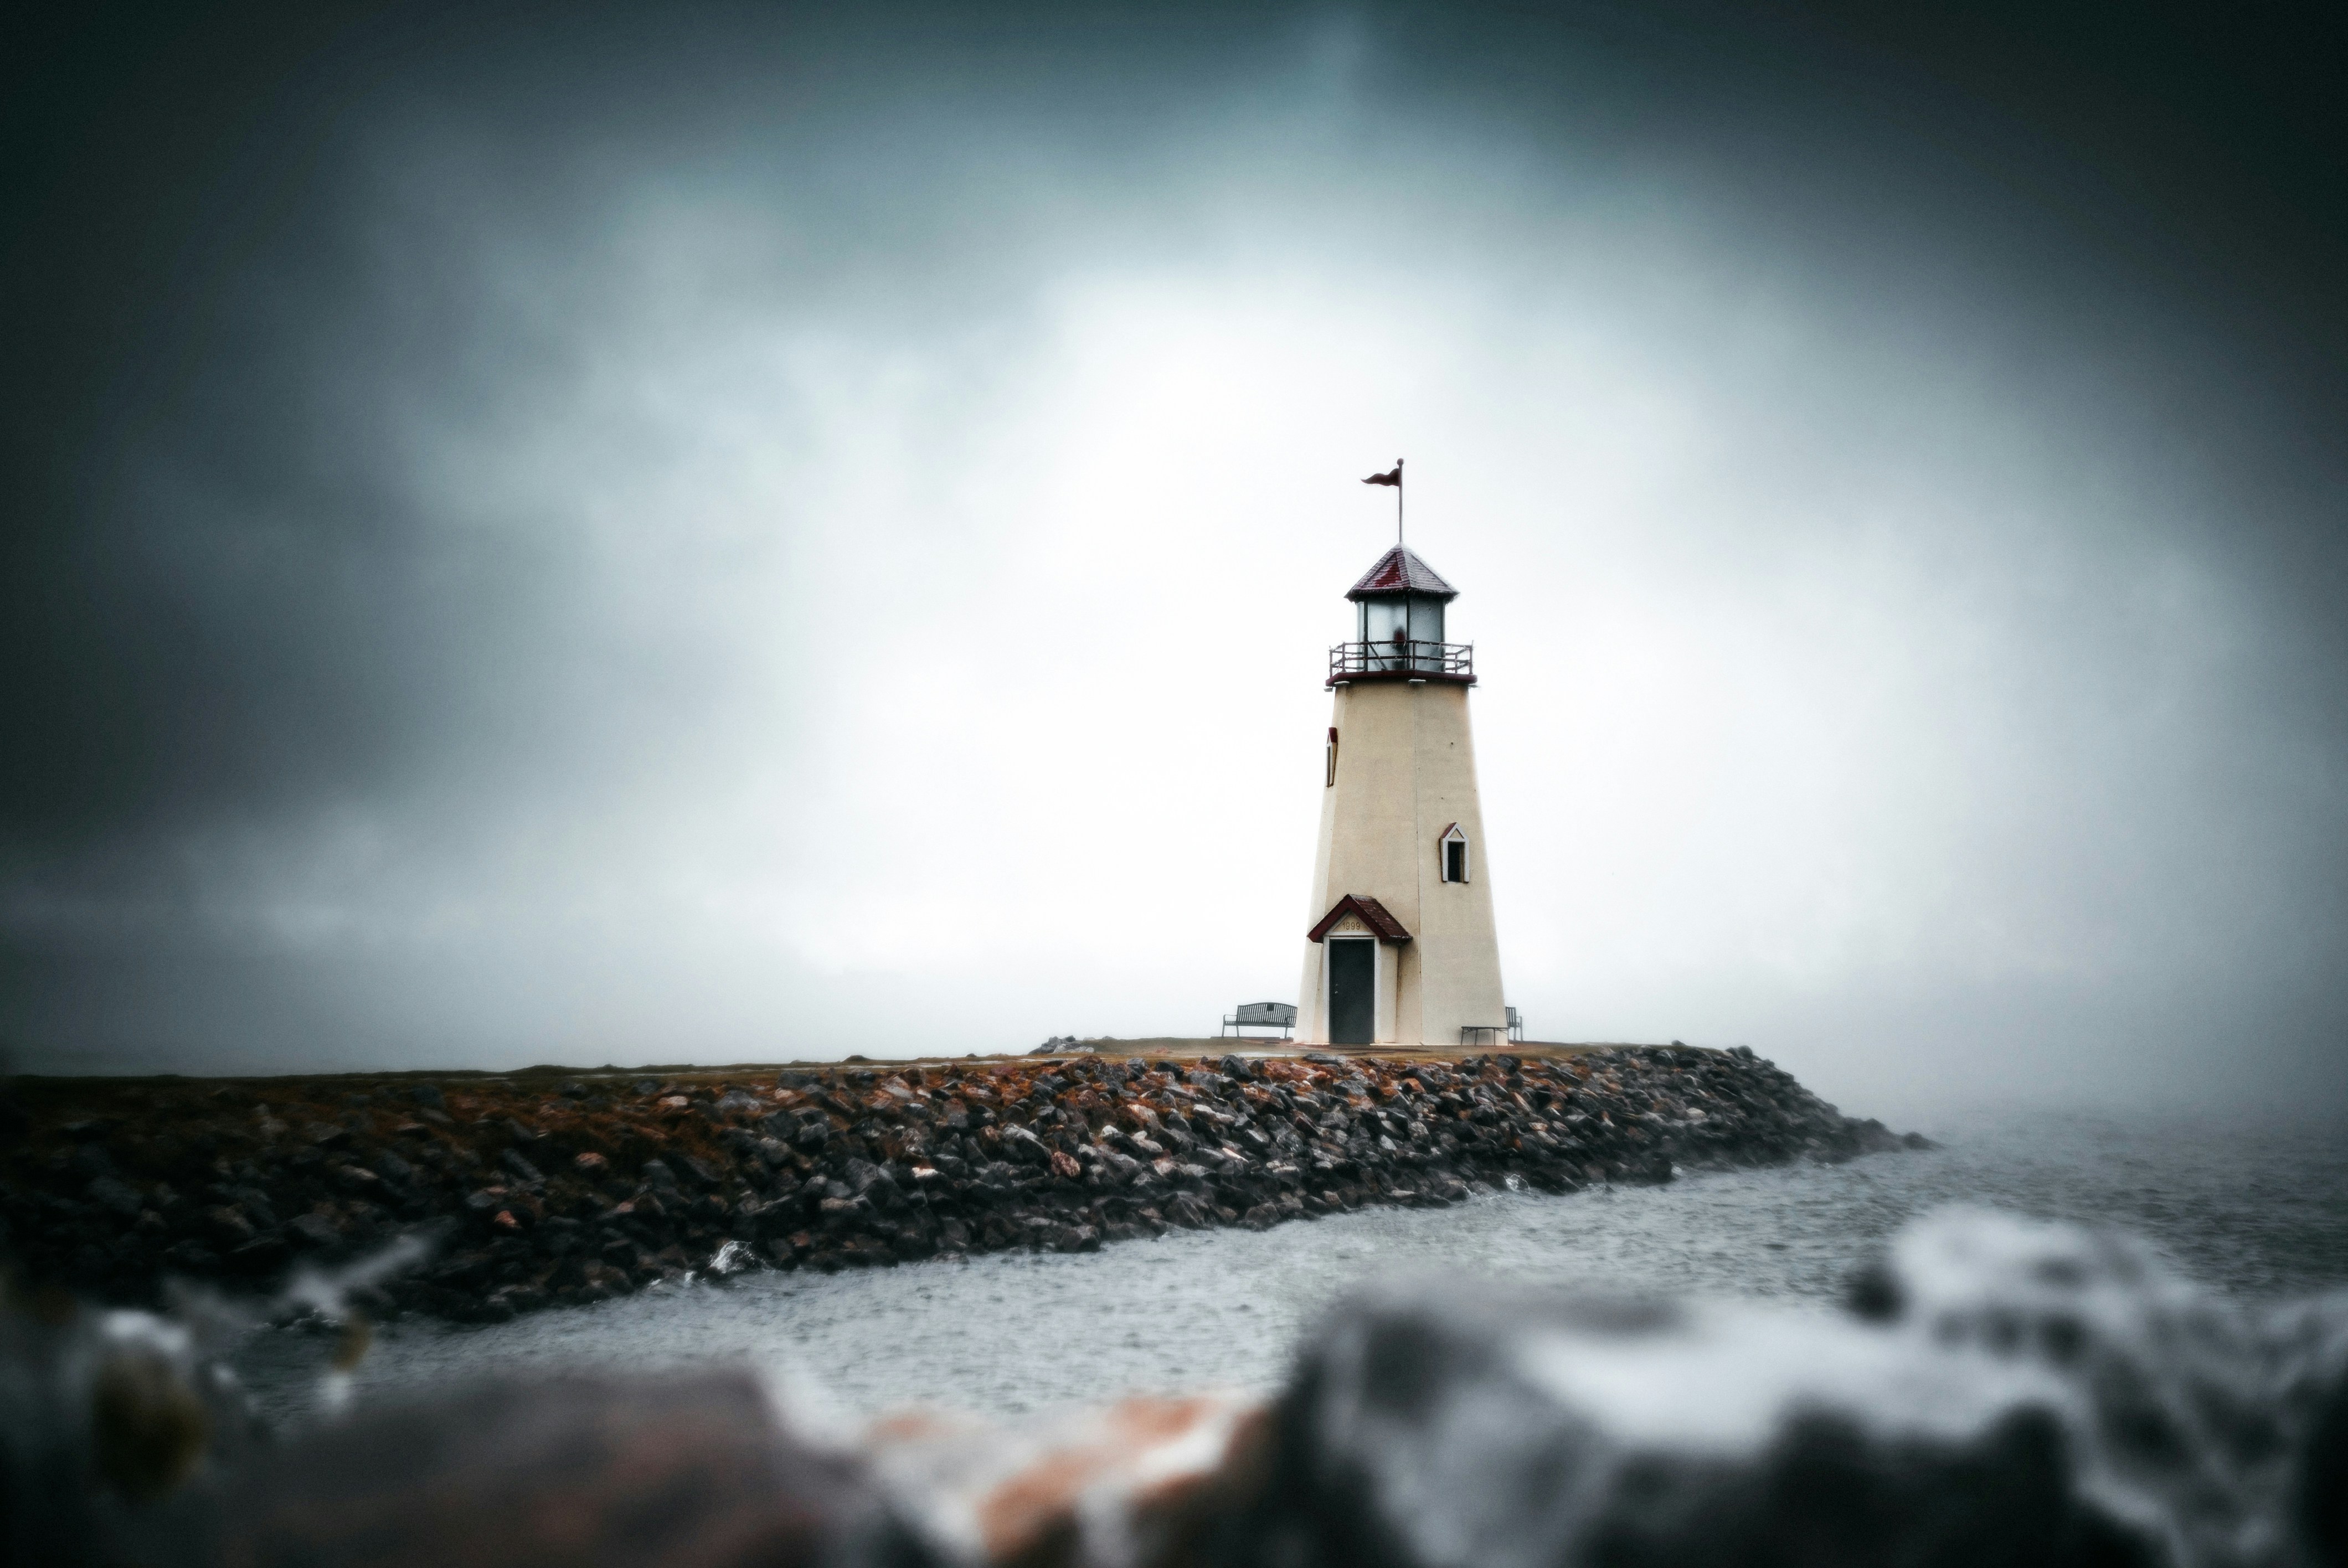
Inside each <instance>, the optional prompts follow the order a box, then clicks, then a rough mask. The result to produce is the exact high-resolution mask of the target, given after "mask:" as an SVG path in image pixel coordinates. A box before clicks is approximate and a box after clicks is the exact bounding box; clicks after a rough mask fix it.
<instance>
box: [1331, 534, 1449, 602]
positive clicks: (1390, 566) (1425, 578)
mask: <svg viewBox="0 0 2348 1568" xmlns="http://www.w3.org/2000/svg"><path fill="white" fill-rule="evenodd" d="M1345 597H1346V598H1347V599H1402V598H1405V597H1416V598H1421V599H1444V600H1450V599H1457V598H1458V597H1459V590H1458V589H1456V588H1454V587H1452V586H1451V585H1450V584H1449V583H1447V582H1446V581H1444V580H1443V579H1441V578H1439V577H1437V576H1436V575H1435V569H1434V568H1433V567H1431V566H1429V565H1427V564H1426V562H1425V561H1423V560H1421V559H1418V557H1416V556H1415V555H1413V554H1412V553H1411V552H1410V551H1409V550H1408V549H1406V548H1404V547H1403V546H1401V545H1396V546H1395V548H1392V549H1390V550H1388V551H1386V553H1385V554H1384V555H1382V556H1380V557H1379V558H1378V560H1377V564H1376V565H1375V566H1374V567H1372V568H1370V569H1369V570H1367V571H1365V572H1364V573H1363V574H1362V580H1361V581H1359V582H1357V583H1355V584H1354V586H1353V587H1352V588H1350V589H1346V590H1345Z"/></svg>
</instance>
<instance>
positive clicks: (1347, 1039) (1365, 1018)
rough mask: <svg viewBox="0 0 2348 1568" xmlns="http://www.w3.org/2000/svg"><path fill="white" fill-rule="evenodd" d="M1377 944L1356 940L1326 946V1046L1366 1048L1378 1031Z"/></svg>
mask: <svg viewBox="0 0 2348 1568" xmlns="http://www.w3.org/2000/svg"><path fill="white" fill-rule="evenodd" d="M1377 987H1378V945H1377V944H1376V943H1375V942H1365V941H1364V940H1363V939H1362V938H1359V937H1355V938H1351V939H1350V940H1348V939H1344V938H1332V939H1331V941H1330V943H1329V1043H1330V1044H1331V1045H1369V1044H1371V1043H1373V1037H1375V1035H1376V1033H1377V1028H1378V990H1377Z"/></svg>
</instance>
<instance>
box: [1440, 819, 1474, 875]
mask: <svg viewBox="0 0 2348 1568" xmlns="http://www.w3.org/2000/svg"><path fill="white" fill-rule="evenodd" d="M1437 847H1438V850H1439V854H1440V856H1441V857H1440V859H1439V860H1438V861H1437V875H1438V876H1441V878H1442V879H1443V880H1444V881H1446V882H1465V881H1467V880H1468V835H1466V834H1464V833H1462V832H1460V831H1459V825H1458V824H1457V823H1456V822H1455V823H1453V824H1452V825H1450V826H1449V827H1447V828H1445V829H1444V830H1443V837H1442V840H1441V842H1440V844H1439V845H1438V846H1437Z"/></svg>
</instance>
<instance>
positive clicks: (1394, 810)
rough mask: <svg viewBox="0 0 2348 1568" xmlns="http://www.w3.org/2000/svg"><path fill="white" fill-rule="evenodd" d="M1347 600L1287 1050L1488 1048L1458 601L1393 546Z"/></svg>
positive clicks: (1484, 915) (1482, 910)
mask: <svg viewBox="0 0 2348 1568" xmlns="http://www.w3.org/2000/svg"><path fill="white" fill-rule="evenodd" d="M1400 476H1401V471H1400V468H1399V466H1397V468H1396V470H1395V476H1394V479H1395V480H1396V481H1398V480H1399V478H1400ZM1372 482H1373V483H1385V482H1389V481H1387V480H1385V478H1384V477H1381V478H1380V479H1378V480H1374V481H1372ZM1345 597H1346V598H1347V599H1348V600H1352V601H1353V604H1354V637H1353V641H1349V642H1341V643H1339V644H1337V645H1336V646H1335V647H1334V648H1332V649H1331V650H1330V651H1329V677H1328V681H1327V682H1326V684H1327V686H1328V689H1329V690H1330V691H1331V692H1333V693H1334V710H1333V712H1331V714H1330V722H1329V745H1328V753H1327V759H1326V765H1325V767H1324V770H1323V778H1322V787H1321V839H1320V845H1319V848H1318V850H1317V852H1316V853H1315V855H1314V856H1313V901H1312V907H1311V913H1310V919H1311V922H1312V926H1311V929H1310V930H1309V931H1307V933H1306V943H1305V949H1304V979H1303V986H1302V988H1301V995H1300V996H1299V998H1298V1001H1297V1023H1298V1034H1299V1038H1301V1039H1303V1040H1308V1041H1310V1042H1312V1043H1313V1044H1316V1045H1392V1046H1402V1047H1433V1048H1439V1049H1447V1050H1456V1049H1457V1048H1458V1047H1460V1046H1462V1045H1477V1044H1490V1043H1497V1042H1498V1041H1500V1040H1506V1039H1507V1037H1508V1009H1507V1006H1506V1004H1505V1002H1504V1000H1503V997H1502V993H1501V990H1500V953H1499V947H1498V941H1497V939H1496V938H1495V937H1494V934H1493V927H1492V886H1491V879H1490V876H1489V875H1488V866H1489V856H1488V855H1487V853H1486V849H1485V843H1484V817H1483V809H1482V807H1481V806H1480V805H1479V804H1478V802H1477V795H1476V742H1475V736H1474V734H1473V733H1472V732H1471V730H1470V729H1469V727H1468V692H1469V691H1470V690H1472V689H1473V688H1474V686H1475V684H1476V670H1475V649H1474V647H1473V645H1471V644H1466V643H1457V642H1449V641H1445V627H1444V620H1445V615H1446V612H1447V609H1448V607H1449V605H1450V603H1451V601H1452V600H1454V599H1457V597H1458V589H1455V588H1453V587H1452V586H1451V585H1450V584H1449V583H1447V582H1446V581H1444V580H1443V579H1442V578H1440V577H1438V576H1437V575H1436V572H1435V570H1434V569H1433V568H1431V567H1429V566H1428V565H1427V564H1426V562H1425V561H1423V560H1421V559H1419V558H1418V557H1417V556H1416V555H1415V554H1413V553H1412V552H1411V551H1410V550H1409V549H1407V548H1405V547H1404V546H1403V545H1402V544H1400V543H1399V542H1397V543H1396V544H1395V547H1394V548H1392V549H1390V550H1388V551H1386V553H1385V554H1384V555H1382V556H1380V557H1379V558H1378V559H1377V562H1376V564H1375V565H1374V566H1372V567H1371V568H1370V569H1369V570H1368V571H1367V572H1365V573H1364V574H1363V576H1362V579H1361V580H1360V581H1359V582H1357V583H1355V584H1354V586H1353V588H1352V589H1350V590H1348V591H1347V593H1346V595H1345Z"/></svg>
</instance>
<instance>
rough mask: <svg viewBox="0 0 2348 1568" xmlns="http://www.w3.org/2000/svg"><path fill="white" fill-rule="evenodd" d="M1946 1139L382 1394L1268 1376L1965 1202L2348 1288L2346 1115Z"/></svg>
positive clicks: (390, 1385) (796, 1306) (737, 1296)
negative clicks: (1307, 1351) (769, 1379)
mask: <svg viewBox="0 0 2348 1568" xmlns="http://www.w3.org/2000/svg"><path fill="white" fill-rule="evenodd" d="M1926 1130H1927V1131H1928V1132H1931V1133H1932V1134H1933V1135H1934V1136H1935V1137H1939V1138H1941V1139H1942V1140H1943V1141H1944V1143H1945V1145H1946V1146H1945V1147H1943V1148H1941V1149H1939V1150H1936V1151H1931V1152H1928V1153H1905V1154H1887V1155H1877V1156H1873V1157H1870V1158H1869V1159H1865V1160H1859V1161H1854V1162H1852V1163H1849V1164H1847V1165H1840V1166H1807V1167H1797V1168H1791V1169H1781V1170H1768V1171H1754V1172H1735V1173H1697V1174H1692V1175H1688V1176H1685V1177H1684V1178H1683V1179H1682V1180H1680V1181H1678V1182H1675V1183H1673V1184H1671V1185H1669V1186H1665V1187H1649V1188H1622V1189H1616V1190H1612V1191H1595V1192H1590V1193H1583V1194H1574V1195H1572V1196H1568V1197H1550V1196H1545V1195H1542V1194H1534V1193H1521V1194H1519V1193H1497V1194H1491V1195H1489V1196H1487V1197H1480V1198H1477V1199H1474V1200H1472V1201H1470V1202H1468V1203H1467V1204H1461V1205H1458V1206H1457V1207H1453V1208H1448V1209H1432V1210H1418V1209H1412V1210H1398V1211H1393V1212H1365V1213H1361V1214H1347V1215H1343V1216H1338V1217H1335V1218H1331V1219H1325V1220H1321V1221H1318V1222H1313V1223H1292V1224H1290V1225H1282V1226H1280V1227H1278V1228H1277V1229H1274V1230H1271V1231H1265V1232H1249V1231H1216V1232H1208V1233H1190V1232H1177V1233H1175V1234H1174V1235H1169V1236H1167V1237H1165V1238H1164V1239H1162V1240H1160V1241H1156V1242H1147V1241H1145V1242H1133V1243H1126V1244H1121V1245H1112V1246H1109V1247H1107V1248H1105V1249H1103V1250H1102V1251H1101V1252H1098V1253H1096V1254H1091V1255H1069V1256H1063V1255H1042V1256H1029V1255H998V1256H990V1257H982V1258H976V1259H973V1260H971V1261H969V1262H967V1263H931V1264H922V1265H916V1266H910V1267H900V1268H893V1269H881V1270H873V1271H869V1272H859V1273H845V1274H839V1275H831V1276H824V1275H815V1274H788V1275H777V1274H757V1275H750V1276H741V1277H737V1278H736V1279H734V1280H730V1281H726V1282H724V1283H722V1284H717V1285H711V1284H694V1285H690V1286H683V1287H663V1288H656V1289H654V1290H652V1291H649V1292H646V1293H643V1294H640V1295H637V1296H631V1297H629V1298H627V1299H624V1300H620V1301H611V1302H604V1303H602V1304H600V1305H597V1306H594V1307H582V1308H577V1309H570V1310H562V1311H554V1312H547V1313H541V1314H539V1315H536V1316H533V1317H526V1318H523V1319H520V1320H519V1321H516V1322H513V1323H509V1324H502V1325H499V1326H496V1327H479V1328H456V1327H444V1326H439V1325H432V1324H422V1323H404V1324H396V1325H393V1326H390V1327H387V1328H386V1329H385V1330H384V1332H383V1333H382V1335H381V1336H380V1337H379V1338H378V1341H377V1344H376V1348H375V1349H374V1351H373V1352H372V1353H371V1354H370V1356H369V1357H368V1358H367V1360H366V1363H365V1364H364V1365H363V1366H362V1367H361V1368H359V1371H358V1374H357V1377H356V1379H355V1390H354V1391H355V1395H356V1397H357V1398H358V1399H361V1400H363V1401H364V1400H366V1399H371V1398H381V1397H383V1396H384V1395H385V1394H386V1393H389V1392H394V1391H398V1390H404V1389H417V1388H419V1387H425V1386H428V1385H431V1384H434V1383H437V1382H441V1381H444V1380H448V1379H454V1378H472V1377H479V1376H482V1375H485V1374H489V1373H494V1372H515V1371H531V1370H540V1371H546V1370H554V1369H558V1368H604V1369H625V1370H644V1369H646V1368H660V1367H666V1366H675V1365H680V1364H685V1363H692V1362H698V1361H707V1360H720V1361H735V1362H743V1363H748V1364H752V1365H755V1366H757V1367H760V1368H764V1369H766V1370H767V1371H769V1372H771V1373H773V1374H775V1375H777V1376H778V1377H780V1378H783V1379H785V1380H786V1381H788V1382H792V1383H796V1384H798V1386H800V1387H801V1388H802V1389H807V1390H808V1393H809V1397H811V1398H814V1399H818V1400H819V1401H820V1402H822V1403H825V1404H828V1405H829V1407H830V1409H832V1411H833V1412H834V1413H836V1414H838V1415H839V1416H841V1417H844V1418H850V1419H852V1418H855V1417H859V1416H864V1415H870V1414H873V1413H877V1412H879V1411H881V1410H884V1409H894V1408H900V1407H903V1406H908V1405H930V1406H937V1407H942V1408H947V1409H962V1410H970V1411H975V1412H982V1413H986V1412H992V1413H1013V1412H1020V1411H1025V1410H1031V1409H1042V1408H1045V1407H1048V1406H1053V1405H1058V1404H1066V1403H1080V1402H1092V1401H1097V1400H1098V1399H1103V1398H1106V1397H1108V1396H1111V1395H1115V1394H1117V1393H1123V1392H1128V1391H1170V1390H1181V1389H1203V1388H1231V1387H1237V1388H1243V1389H1270V1388H1272V1387H1274V1386H1276V1385H1277V1384H1278V1383H1279V1381H1280V1380H1281V1378H1282V1375H1283V1373H1284V1371H1285V1369H1286V1367H1287V1364H1288V1360H1289V1358H1290V1355H1291V1352H1292V1347H1293V1346H1294V1345H1295V1343H1296V1341H1297V1339H1298V1337H1299V1336H1300V1334H1302V1333H1303V1332H1304V1331H1306V1330H1307V1329H1308V1328H1309V1327H1310V1326H1311V1324H1312V1323H1313V1319H1314V1318H1315V1317H1317V1316H1318V1315H1319V1314H1321V1313H1322V1312H1323V1311H1324V1310H1325V1309H1326V1308H1327V1307H1328V1306H1329V1305H1330V1304H1331V1303H1332V1302H1333V1301H1334V1300H1336V1299H1337V1298H1338V1297H1340V1296H1343V1295H1344V1294H1345V1292H1346V1291H1348V1290H1349V1289H1351V1288H1353V1287H1354V1286H1358V1285H1360V1284H1362V1283H1364V1282H1365V1281H1369V1280H1373V1279H1377V1278H1381V1277H1386V1276H1394V1275H1396V1274H1408V1275H1415V1276H1435V1277H1437V1278H1440V1279H1443V1280H1446V1281H1456V1282H1457V1288H1458V1289H1459V1290H1461V1291H1462V1292H1469V1291H1473V1290H1474V1289H1475V1288H1476V1282H1477V1281H1478V1279H1481V1278H1491V1277H1496V1276H1506V1277H1513V1278H1519V1279H1530V1280H1539V1281H1550V1282H1557V1283H1561V1284H1570V1285H1576V1286H1600V1287H1604V1288H1610V1289H1627V1290H1637V1291H1662V1292H1668V1293H1672V1294H1694V1295H1702V1296H1742V1297H1748V1298H1751V1297H1761V1298H1776V1299H1780V1300H1788V1301H1796V1302H1800V1301H1812V1302H1819V1303H1824V1302H1827V1301H1830V1300H1832V1299H1833V1298H1835V1297H1836V1296H1838V1295H1839V1293H1840V1292H1841V1290H1842V1288H1843V1286H1844V1283H1845V1281H1846V1280H1847V1279H1848V1277H1849V1274H1850V1272H1851V1270H1852V1269H1853V1267H1854V1266H1856V1265H1858V1264H1859V1263H1860V1262H1861V1261H1863V1260H1864V1259H1866V1258H1867V1257H1868V1256H1869V1255H1871V1253H1872V1252H1873V1251H1874V1250H1875V1249H1876V1248H1877V1247H1879V1245H1880V1244H1881V1242H1882V1241H1883V1239H1884V1238H1885V1237H1886V1236H1887V1235H1889V1234H1890V1232H1891V1231H1893V1230H1894V1229H1896V1228H1897V1227H1898V1226H1899V1225H1900V1224H1901V1223H1902V1222H1903V1221H1905V1220H1906V1219H1908V1218H1909V1217H1910V1216H1911V1215H1913V1214H1919V1213H1921V1212H1922V1211H1925V1210H1927V1209H1931V1208H1935V1207H1939V1206H1941V1205H1942V1204H1952V1203H1963V1204H1982V1205H1987V1206H1992V1207H1997V1208H2002V1209H2006V1210H2010V1211H2012V1212H2014V1213H2018V1214H2030V1215H2035V1216H2042V1217H2046V1218H2055V1219H2068V1220H2075V1221H2084V1222H2087V1223H2091V1224H2102V1225H2118V1226H2122V1227H2125V1228H2127V1229H2129V1230H2132V1231H2135V1232H2137V1234H2139V1235H2144V1236H2146V1237H2147V1238H2148V1239H2149V1240H2151V1241H2152V1242H2154V1243H2155V1244H2156V1245H2157V1246H2159V1247H2160V1248H2161V1249H2162V1250H2163V1251H2164V1252H2166V1253H2167V1254H2168V1255H2169V1256H2170V1257H2171V1258H2172V1259H2174V1260H2175V1261H2176V1263H2177V1264H2178V1266H2179V1267H2181V1268H2182V1269H2184V1270H2185V1271H2186V1272H2187V1273H2188V1274H2190V1275H2192V1276H2195V1277H2197V1278H2199V1279H2200V1280H2202V1281H2203V1282H2205V1283H2206V1284H2208V1285H2209V1286H2213V1287H2215V1288H2217V1289H2219V1290H2223V1291H2226V1292H2229V1293H2230V1294H2235V1295H2240V1296H2248V1297H2254V1298H2256V1297H2271V1296H2294V1295H2304V1294H2308V1293H2311V1292H2314V1291H2318V1290H2323V1289H2329V1288H2335V1287H2340V1286H2348V1130H2343V1129H2340V1128H2336V1127H2335V1128H2328V1129H2312V1128H2299V1129H2274V1128H2271V1127H2247V1126H2241V1125H2227V1126H2220V1125H2211V1124H2194V1123H2183V1122H2155V1121H2120V1120H2103V1119H2093V1118H2080V1117H2056V1116H2051V1115H2044V1114H2038V1115H2027V1116H2023V1115H2015V1116H2008V1117H2004V1118H2000V1119H1994V1120H1990V1119H1984V1120H1980V1121H1976V1122H1971V1123H1964V1124H1956V1125H1951V1126H1948V1127H1945V1128H1942V1127H1928V1128H1927V1129H1926ZM330 1343H331V1341H327V1340H324V1339H320V1338H317V1337H311V1336H307V1335H300V1334H292V1333H283V1334H274V1335H269V1336H265V1337H263V1338H261V1339H260V1340H258V1341H256V1342H254V1343H253V1344H252V1346H251V1347H250V1348H249V1349H248V1350H247V1352H246V1353H245V1354H244V1356H243V1357H242V1358H241V1361H240V1368H241V1370H242V1373H243V1375H244V1376H245V1378H246V1379H247V1381H248V1383H249V1385H250V1386H251V1387H252V1389H253V1391H254V1393H255V1396H256V1398H257V1399H259V1400H260V1401H261V1403H262V1404H263V1408H264V1409H267V1410H268V1411H269V1412H270V1413H271V1414H273V1415H274V1416H277V1417H279V1418H282V1419H299V1418H300V1417H302V1416H304V1415H306V1414H308V1413H310V1412H311V1411H313V1410H314V1409H315V1408H316V1407H317V1405H318V1402H319V1390H320V1388H321V1381H320V1378H319V1371H320V1368H321V1367H322V1365H323V1363H324V1359H325V1356H326V1353H327V1347H328V1345H329V1344H330Z"/></svg>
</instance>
